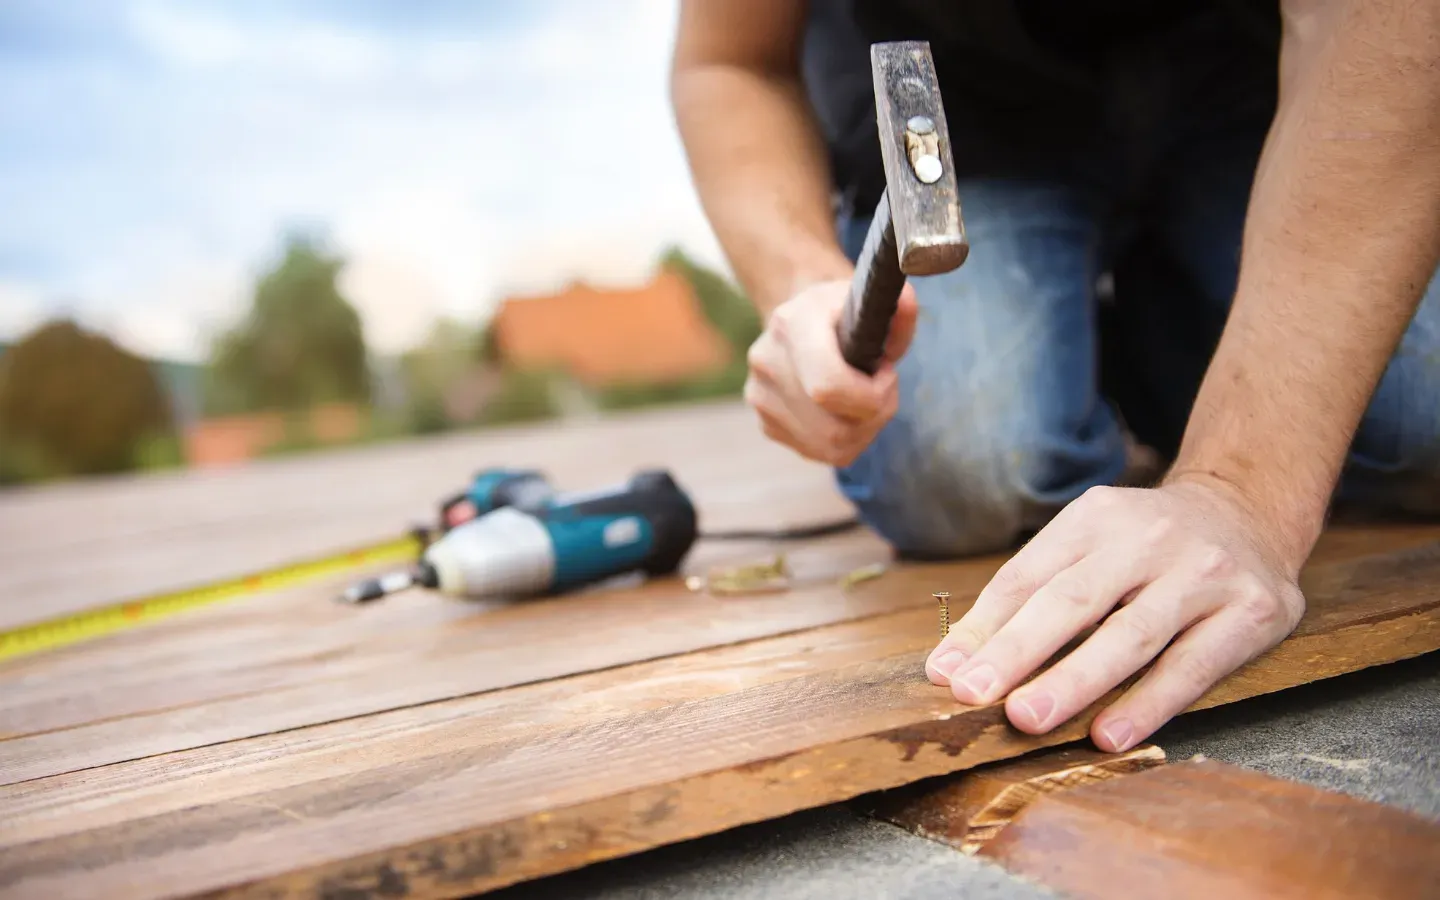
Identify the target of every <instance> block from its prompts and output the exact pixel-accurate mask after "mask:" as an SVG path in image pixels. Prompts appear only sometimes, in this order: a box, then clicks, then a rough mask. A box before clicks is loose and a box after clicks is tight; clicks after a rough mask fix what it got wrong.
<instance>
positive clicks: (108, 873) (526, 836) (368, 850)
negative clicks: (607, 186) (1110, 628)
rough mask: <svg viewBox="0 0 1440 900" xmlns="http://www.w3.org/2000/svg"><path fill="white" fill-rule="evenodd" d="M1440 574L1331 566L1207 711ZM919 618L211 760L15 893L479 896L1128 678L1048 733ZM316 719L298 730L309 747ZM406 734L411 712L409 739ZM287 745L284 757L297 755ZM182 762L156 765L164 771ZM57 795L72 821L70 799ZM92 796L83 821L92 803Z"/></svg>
mask: <svg viewBox="0 0 1440 900" xmlns="http://www.w3.org/2000/svg"><path fill="white" fill-rule="evenodd" d="M1437 577H1440V546H1430V547H1426V548H1423V549H1421V550H1417V551H1410V552H1407V553H1398V554H1391V555H1388V556H1386V557H1381V558H1375V557H1372V558H1366V559H1361V560H1356V561H1353V562H1350V563H1345V564H1339V565H1336V566H1332V567H1329V568H1328V569H1325V570H1322V571H1319V572H1317V573H1315V575H1314V577H1313V578H1312V579H1311V580H1312V581H1313V582H1314V584H1315V585H1317V586H1318V588H1319V589H1317V590H1314V591H1312V592H1311V593H1310V595H1309V597H1310V612H1309V613H1308V614H1307V618H1306V621H1305V622H1304V623H1302V625H1301V627H1300V628H1299V629H1297V631H1296V633H1295V635H1294V636H1292V637H1291V638H1289V639H1287V640H1286V641H1285V642H1283V643H1282V644H1280V645H1279V646H1277V647H1276V648H1274V649H1272V650H1271V651H1270V652H1268V653H1267V654H1265V655H1264V656H1262V657H1261V658H1259V659H1257V660H1256V661H1254V662H1252V663H1251V664H1250V665H1248V666H1246V667H1244V668H1243V669H1242V670H1240V671H1238V672H1236V673H1235V674H1234V675H1232V676H1231V677H1229V678H1227V679H1225V680H1223V681H1222V682H1220V683H1219V684H1218V685H1216V686H1215V687H1214V688H1212V689H1211V690H1210V691H1209V692H1207V693H1206V694H1205V696H1204V697H1202V698H1201V699H1200V700H1199V701H1198V702H1197V703H1196V704H1195V705H1194V706H1193V707H1192V708H1193V709H1202V708H1208V707H1211V706H1215V705H1219V704H1222V703H1231V702H1235V701H1237V700H1240V699H1244V698H1246V697H1251V696H1255V695H1258V694H1263V693H1268V692H1271V691H1276V690H1282V689H1284V688H1287V687H1291V686H1294V685H1297V684H1303V683H1307V682H1311V681H1315V680H1318V679H1321V678H1327V677H1331V676H1334V675H1339V674H1343V673H1345V672H1350V671H1354V670H1356V669H1360V668H1364V667H1367V666H1371V665H1377V664H1381V663H1385V662H1390V661H1394V660H1398V659H1405V658H1409V657H1412V656H1416V655H1418V654H1421V653H1425V652H1430V651H1432V650H1435V649H1437V648H1440V597H1437V596H1436V594H1435V592H1434V591H1432V590H1430V588H1429V587H1428V585H1429V584H1433V583H1434V581H1435V580H1436V578H1437ZM927 612H928V611H927ZM914 616H915V618H914V620H913V623H912V624H911V625H910V626H909V627H911V628H912V629H913V633H910V634H909V640H911V641H913V644H912V646H913V647H914V648H915V649H913V650H911V651H908V652H901V653H898V654H891V655H877V656H876V657H874V658H869V659H864V660H862V661H858V662H849V663H846V664H844V665H842V666H840V667H838V668H833V669H826V670H822V671H813V670H808V669H807V670H802V674H799V675H797V676H796V677H793V678H785V679H783V680H769V681H764V682H763V683H755V684H753V685H752V686H745V687H739V688H737V689H730V690H724V691H723V692H716V693H708V692H703V691H702V693H703V694H704V696H699V697H695V698H693V699H692V698H690V697H687V696H686V695H685V692H684V691H680V692H678V696H676V697H675V698H674V699H673V700H666V699H663V698H664V691H665V688H666V687H668V685H665V684H664V683H663V682H662V683H661V685H660V686H659V687H658V688H657V687H654V686H649V687H645V688H640V687H637V688H635V689H636V690H637V691H639V697H638V698H637V699H636V700H635V702H634V704H633V705H631V704H629V703H620V704H618V705H617V708H614V709H610V710H608V711H605V712H602V713H600V714H599V715H597V716H596V717H595V718H593V719H584V718H582V719H581V720H578V721H576V722H573V723H565V722H563V721H561V722H559V723H554V722H552V724H558V727H554V728H552V729H546V728H544V727H539V728H535V729H531V728H529V727H527V723H526V720H527V719H528V717H530V716H536V717H540V718H542V719H543V718H544V717H545V716H546V715H547V713H546V712H545V710H546V706H545V705H544V704H543V703H532V702H528V701H525V700H523V699H522V702H519V703H517V705H516V706H515V707H512V708H511V709H510V710H509V712H508V714H509V715H510V716H511V717H512V718H514V719H517V720H519V721H518V722H517V723H516V724H515V726H514V727H512V728H511V729H509V730H502V731H500V732H499V733H497V734H495V735H494V737H493V739H489V738H487V737H486V735H487V733H488V731H489V728H490V723H489V722H487V720H486V719H485V718H484V717H483V716H482V717H476V718H475V719H466V718H461V719H458V720H456V723H455V724H454V726H453V727H455V728H457V729H458V728H462V727H468V728H469V734H470V735H471V743H468V744H467V743H463V742H462V741H461V740H460V738H459V736H458V732H451V737H450V738H449V739H446V740H439V741H435V742H430V741H429V739H428V737H423V738H421V739H420V740H419V741H417V742H416V743H417V744H419V745H420V746H410V747H408V748H406V749H403V750H400V751H398V752H388V751H387V749H386V747H387V746H394V745H390V744H387V743H386V742H384V741H382V742H381V743H380V744H376V745H370V746H368V747H359V748H357V752H359V753H362V754H363V755H364V759H363V761H362V762H360V763H359V764H358V765H353V766H351V767H349V768H348V769H345V770H342V771H338V772H336V771H331V770H327V769H326V768H325V767H323V766H316V767H310V766H308V765H307V764H306V762H305V760H304V759H303V755H302V756H301V757H300V758H299V762H297V763H296V764H297V765H305V766H306V769H305V771H304V773H303V774H302V775H299V776H298V777H297V776H294V773H291V776H292V777H290V778H288V779H286V778H281V779H278V780H279V781H283V782H285V783H284V784H282V785H280V786H275V787H269V786H267V785H266V784H264V783H257V784H256V785H255V789H254V790H253V791H251V792H248V793H239V792H237V791H236V790H235V789H236V788H240V789H242V790H243V785H241V784H239V783H236V782H230V783H229V789H227V790H222V791H219V792H218V794H219V795H218V796H214V797H213V798H211V797H206V795H205V794H204V792H203V791H204V788H205V785H206V780H207V778H208V777H213V778H215V779H217V780H219V781H220V782H224V781H225V774H224V772H223V769H224V767H225V766H224V763H223V762H221V761H219V760H218V759H212V761H211V764H212V765H213V766H214V767H215V769H214V770H213V771H212V772H211V774H210V775H209V776H206V775H203V774H198V773H192V774H194V777H196V778H199V779H201V780H200V781H198V782H192V785H194V786H197V787H198V788H199V789H200V790H199V791H197V793H196V794H194V795H192V799H193V802H191V803H189V804H188V805H184V806H178V807H175V806H173V805H172V808H169V809H165V810H164V811H158V812H153V813H152V812H150V810H149V809H147V805H146V803H145V802H143V801H141V802H137V803H136V804H134V805H133V806H132V807H130V808H128V809H127V810H123V811H120V813H121V814H120V815H118V816H116V815H111V817H110V819H109V821H108V823H107V824H96V825H95V826H94V827H84V828H81V829H80V830H77V831H69V832H65V833H57V831H58V829H56V828H54V827H52V828H51V832H52V834H55V836H53V837H39V838H36V839H30V837H29V836H27V834H26V833H25V832H24V831H21V832H19V833H17V832H16V830H15V829H16V825H15V824H14V823H13V822H9V821H7V822H5V823H4V824H0V836H3V838H0V843H3V844H4V846H3V848H0V892H5V891H13V892H17V893H20V894H23V895H25V896H32V895H33V896H46V897H71V896H74V897H80V896H99V895H103V896H111V897H130V896H145V895H147V894H149V893H152V892H153V890H152V888H150V887H149V886H154V885H161V884H163V885H164V886H165V890H166V892H167V893H168V894H169V895H172V896H193V895H196V894H200V893H213V894H215V895H225V896H253V897H261V896H263V897H280V896H315V895H321V896H335V897H338V896H355V895H362V894H364V893H366V892H370V893H383V894H385V895H387V896H411V897H422V896H424V897H428V896H463V895H465V894H467V893H472V892H476V891H481V890H487V889H492V888H496V887H500V886H503V885H506V884H511V883H515V882H517V881H521V880H524V879H528V878H533V877H537V876H540V875H545V874H549V873H554V872H558V871H563V870H566V869H570V868H575V867H578V866H583V865H586V864H588V863H591V862H595V861H598V860H601V859H606V858H611V857H614V856H619V855H623V854H628V853H634V852H637V851H640V850H644V849H647V848H649V847H653V846H657V845H659V844H663V843H668V842H673V841H677V840H683V839H685V838H689V837H694V836H698V835H701V834H707V833H712V832H715V831H718V830H722V829H725V828H729V827H732V826H735V825H739V824H743V823H746V822H753V821H758V820H762V819H766V818H770V817H774V816H778V815H783V814H786V813H789V812H792V811H795V810H797V809H802V808H807V807H813V806H817V805H822V804H827V803H833V802H836V801H840V800H845V799H849V798H852V797H855V796H858V795H860V794H862V793H866V792H869V791H874V790H879V789H885V788H892V787H895V786H898V785H901V784H906V783H910V782H913V781H917V780H919V779H922V778H928V777H932V776H935V775H940V774H944V773H947V772H954V771H959V770H962V769H966V768H970V767H973V766H976V765H979V764H982V763H985V762H991V761H994V760H997V759H1004V758H1009V757H1014V756H1018V755H1021V754H1024V753H1027V752H1030V751H1032V750H1035V749H1038V748H1040V747H1044V746H1053V745H1056V744H1059V743H1066V742H1070V741H1074V740H1077V739H1081V738H1083V737H1084V736H1085V735H1086V733H1087V732H1088V727H1089V724H1090V722H1091V720H1092V719H1093V716H1094V713H1095V712H1096V709H1098V707H1099V706H1100V705H1103V704H1104V703H1106V702H1109V701H1111V700H1113V699H1114V696H1116V694H1118V692H1119V691H1120V690H1123V686H1122V687H1121V688H1118V689H1117V691H1116V692H1112V694H1111V695H1109V696H1107V697H1106V698H1103V699H1102V700H1101V702H1100V704H1097V707H1096V708H1092V709H1091V710H1089V711H1087V712H1086V713H1084V714H1082V715H1081V716H1078V717H1077V718H1076V719H1074V720H1072V721H1071V722H1069V723H1066V725H1064V726H1063V727H1061V728H1059V729H1057V730H1056V731H1054V732H1052V733H1050V734H1048V735H1043V736H1038V737H1036V736H1030V735H1024V734H1021V733H1019V732H1017V731H1015V730H1014V729H1012V728H1011V727H1010V726H1009V725H1008V723H1007V722H1006V721H1005V718H1004V709H1003V706H1002V705H1000V704H996V705H992V706H989V707H983V708H970V707H965V706H962V705H960V704H957V703H955V702H954V700H953V698H951V697H950V695H949V693H948V692H947V691H945V690H944V689H943V688H937V687H935V686H933V685H931V684H929V682H928V681H927V680H926V679H925V676H924V674H923V669H922V666H923V661H924V656H925V653H926V651H928V649H929V647H930V646H931V645H932V643H933V640H934V633H933V624H934V623H933V620H930V616H928V615H924V614H922V613H921V611H919V610H917V611H916V612H915V613H914ZM877 621H878V620H877ZM859 624H875V623H857V627H858V625H859ZM794 637H796V638H799V637H801V636H800V635H796V636H794ZM726 649H727V651H728V650H729V649H730V648H726ZM805 655H806V654H805V653H803V652H797V653H796V654H795V656H794V657H793V659H794V661H795V662H800V663H802V664H803V659H804V657H805ZM724 657H725V654H720V655H719V656H717V657H716V658H717V659H720V658H724ZM784 665H785V663H784V662H776V661H767V662H765V663H764V664H763V665H762V666H761V668H764V669H766V670H767V671H768V672H770V673H773V672H774V671H775V670H777V669H780V668H781V667H783V666H784ZM608 674H612V673H595V674H593V675H588V676H582V677H581V678H577V679H574V680H567V681H557V682H551V683H550V684H548V685H537V686H535V687H534V688H533V690H540V689H549V688H553V689H556V690H563V689H564V688H567V687H568V688H570V689H571V695H572V696H574V697H580V698H583V697H585V696H586V694H585V693H584V688H585V685H586V684H587V683H589V682H588V679H593V678H599V677H602V676H605V675H608ZM627 674H628V673H627ZM732 676H733V677H740V678H741V682H742V683H743V681H744V679H743V676H738V675H735V674H734V673H732V672H731V671H729V670H727V669H723V668H722V669H720V670H718V671H712V672H711V674H710V676H709V677H712V678H721V679H724V678H729V677H732ZM630 681H631V683H632V684H634V683H635V682H634V681H633V679H631V680H630ZM509 693H511V692H508V691H507V692H499V693H497V694H495V695H494V697H495V698H496V699H497V701H501V702H503V698H505V695H506V694H509ZM475 699H478V698H475ZM403 712H404V713H405V714H409V713H411V712H412V711H410V710H406V711H403ZM496 714H497V715H503V713H498V712H497V713H496ZM396 715H399V713H397V714H396ZM560 718H561V719H562V720H563V718H564V716H563V713H562V714H561V715H560ZM340 724H341V723H336V726H331V727H338V726H339V725H340ZM310 731H311V730H310V729H301V730H299V731H296V732H292V733H291V734H290V735H289V736H288V737H289V739H291V740H294V741H295V742H296V743H297V745H299V746H301V747H303V745H304V742H305V740H306V738H307V735H308V733H309V732H310ZM333 736H334V735H333V733H332V734H331V737H332V738H333ZM272 737H273V738H276V739H278V738H282V737H286V736H282V735H274V736H272ZM405 739H406V738H405V737H404V729H403V728H400V729H399V730H398V732H397V733H396V735H395V736H394V737H393V740H405ZM236 746H239V745H236ZM427 746H431V747H433V749H432V750H427V749H425V748H426V747H427ZM214 749H215V751H217V752H218V751H220V750H222V749H224V748H214ZM271 753H272V754H275V755H277V758H276V762H275V767H276V768H275V769H272V773H273V772H275V771H278V770H279V769H283V767H284V765H285V762H284V758H285V755H286V751H285V749H284V747H283V745H272V747H271ZM177 759H183V755H181V756H180V757H177ZM157 762H158V761H157ZM137 765H138V764H137ZM124 768H126V767H123V766H117V767H114V769H115V770H116V771H119V770H122V769H124ZM166 768H167V766H165V765H156V766H154V767H153V768H152V769H150V770H148V772H149V774H145V775H142V776H141V778H142V780H150V781H153V780H155V779H163V778H164V777H165V771H166ZM77 777H78V776H77ZM1134 777H1137V778H1138V777H1141V776H1134ZM63 780H64V781H66V782H68V784H69V785H71V786H72V787H73V786H74V785H76V784H77V783H78V782H77V781H76V779H75V778H68V779H63ZM46 781H49V779H47V780H46ZM81 781H83V779H81ZM44 788H45V783H44V782H39V783H37V784H35V785H32V786H31V790H35V789H39V790H44ZM33 796H34V795H32V797H33ZM51 799H52V800H55V801H57V802H55V804H54V805H53V806H52V807H51V809H50V812H49V817H50V820H51V821H52V822H53V821H55V820H57V819H59V818H62V817H63V816H64V815H65V811H66V805H65V803H64V798H63V797H58V798H51ZM174 801H175V798H172V800H171V802H172V804H173V803H174ZM77 806H78V807H79V808H78V809H74V810H73V812H74V813H75V814H76V815H82V816H83V815H91V814H93V811H94V809H95V807H93V806H90V807H88V808H87V807H86V806H85V805H84V804H77ZM114 812H116V811H115V810H113V809H112V813H114ZM22 819H24V817H22ZM28 821H30V822H31V823H32V825H33V824H34V823H35V821H37V820H36V819H34V818H31V819H29V820H28Z"/></svg>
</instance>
